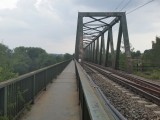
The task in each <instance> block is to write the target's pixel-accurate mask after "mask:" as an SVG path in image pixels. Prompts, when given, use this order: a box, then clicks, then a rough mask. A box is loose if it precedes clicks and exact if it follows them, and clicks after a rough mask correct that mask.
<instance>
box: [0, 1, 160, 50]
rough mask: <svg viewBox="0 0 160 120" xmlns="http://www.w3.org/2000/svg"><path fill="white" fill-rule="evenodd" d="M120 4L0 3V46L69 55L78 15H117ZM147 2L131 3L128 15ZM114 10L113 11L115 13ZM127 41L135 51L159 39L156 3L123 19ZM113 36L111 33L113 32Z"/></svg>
mask: <svg viewBox="0 0 160 120" xmlns="http://www.w3.org/2000/svg"><path fill="white" fill-rule="evenodd" d="M121 1H122V0H0V42H1V43H3V44H5V45H7V46H8V47H9V48H11V49H13V48H15V47H18V46H27V47H41V48H43V49H45V50H46V51H47V52H48V53H66V52H68V53H73V52H74V49H75V48H74V46H75V38H76V25H77V15H78V11H79V12H82V11H83V12H84V11H85V12H99V11H103V12H111V11H119V10H120V9H121V8H123V6H125V4H126V3H127V2H128V1H130V0H123V1H124V2H123V3H122V4H121V5H120V6H119V7H118V8H117V6H118V5H119V3H120V2H121ZM147 1H150V0H131V1H130V2H129V4H128V6H127V7H126V8H124V9H123V11H126V12H129V11H130V10H133V9H134V8H136V7H137V6H139V5H142V4H144V3H146V2H147ZM116 8H117V10H115V9H116ZM127 22H128V30H129V38H130V42H131V44H132V46H133V47H134V48H135V49H136V50H141V51H144V50H145V49H150V48H151V45H152V44H151V41H154V40H155V37H156V35H157V36H160V0H154V2H152V3H150V4H148V5H146V6H145V7H143V8H141V9H139V10H137V11H135V12H133V13H131V14H128V15H127ZM113 32H114V31H113Z"/></svg>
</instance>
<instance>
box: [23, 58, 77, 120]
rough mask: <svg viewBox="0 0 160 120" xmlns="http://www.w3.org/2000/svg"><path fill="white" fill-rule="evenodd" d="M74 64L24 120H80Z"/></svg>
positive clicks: (43, 95) (39, 100) (55, 82)
mask: <svg viewBox="0 0 160 120" xmlns="http://www.w3.org/2000/svg"><path fill="white" fill-rule="evenodd" d="M76 87H77V86H76V76H75V67H74V62H73V61H72V62H71V63H70V64H69V65H68V66H67V67H66V68H65V69H64V71H63V72H62V73H61V74H60V75H59V76H58V78H57V79H56V80H54V81H53V83H52V84H51V85H50V87H49V88H48V89H47V91H46V92H44V93H43V94H42V95H41V96H40V98H39V99H38V100H37V101H36V102H35V104H34V105H33V106H32V108H31V111H29V112H28V113H27V114H26V115H25V116H24V117H23V118H22V120H80V111H79V110H80V108H79V105H78V92H77V89H76Z"/></svg>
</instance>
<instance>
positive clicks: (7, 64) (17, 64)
mask: <svg viewBox="0 0 160 120" xmlns="http://www.w3.org/2000/svg"><path fill="white" fill-rule="evenodd" d="M71 58H72V55H70V54H68V53H66V54H48V53H47V52H46V51H45V50H43V49H42V48H36V47H17V48H15V49H14V50H11V49H9V48H8V47H7V46H6V45H4V44H1V43H0V81H4V80H7V79H10V78H13V77H16V76H18V75H22V74H25V73H28V72H31V71H34V70H37V69H40V68H43V67H46V66H49V65H52V64H55V63H58V62H61V61H64V60H68V59H71Z"/></svg>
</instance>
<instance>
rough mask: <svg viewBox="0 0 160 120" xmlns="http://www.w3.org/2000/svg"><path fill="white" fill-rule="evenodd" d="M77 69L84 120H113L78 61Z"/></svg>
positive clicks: (76, 63)
mask: <svg viewBox="0 0 160 120" xmlns="http://www.w3.org/2000/svg"><path fill="white" fill-rule="evenodd" d="M75 69H76V79H77V87H78V92H79V103H80V106H81V111H82V113H81V115H82V117H81V118H82V120H113V119H114V118H113V117H112V115H111V113H110V112H108V113H107V112H106V111H105V109H104V107H103V105H102V104H101V101H100V99H99V98H98V97H97V95H96V94H95V91H94V90H93V89H92V87H91V84H90V83H89V79H88V77H87V74H86V73H85V71H84V70H83V68H82V67H81V66H80V64H79V63H78V62H76V61H75Z"/></svg>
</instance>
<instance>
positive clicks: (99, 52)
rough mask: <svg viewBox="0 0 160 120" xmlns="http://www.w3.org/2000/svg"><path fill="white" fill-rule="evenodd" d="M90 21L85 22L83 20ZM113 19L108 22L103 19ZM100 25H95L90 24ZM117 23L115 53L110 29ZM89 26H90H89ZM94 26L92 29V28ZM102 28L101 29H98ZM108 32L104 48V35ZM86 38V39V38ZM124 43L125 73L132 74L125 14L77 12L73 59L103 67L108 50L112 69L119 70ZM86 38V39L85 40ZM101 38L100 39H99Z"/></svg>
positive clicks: (106, 61)
mask: <svg viewBox="0 0 160 120" xmlns="http://www.w3.org/2000/svg"><path fill="white" fill-rule="evenodd" d="M86 17H88V18H90V19H92V20H90V21H87V22H85V21H84V18H86ZM110 18H114V19H113V20H111V21H110V22H105V21H103V20H104V19H110ZM97 22H98V23H101V24H100V25H99V26H98V24H97V26H96V24H91V23H97ZM117 23H119V30H118V40H117V46H116V51H115V50H114V44H113V31H112V27H113V26H114V25H115V24H117ZM89 25H90V26H89ZM92 26H94V27H92ZM99 28H102V29H99ZM106 32H108V36H107V44H106V48H105V40H104V37H105V36H104V34H105V33H106ZM87 36H88V38H87ZM122 36H123V41H124V51H125V55H126V59H127V72H128V73H131V72H132V60H131V52H130V43H129V35H128V28H127V20H126V14H125V12H79V13H78V21H77V33H76V44H75V58H76V59H77V60H79V59H81V61H83V60H87V61H90V62H94V63H96V64H100V65H103V66H106V67H107V66H108V65H109V60H108V59H109V49H110V51H111V59H112V68H114V69H119V57H120V47H121V42H122ZM89 37H90V38H89ZM86 38H87V39H86ZM100 38H101V39H100Z"/></svg>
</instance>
